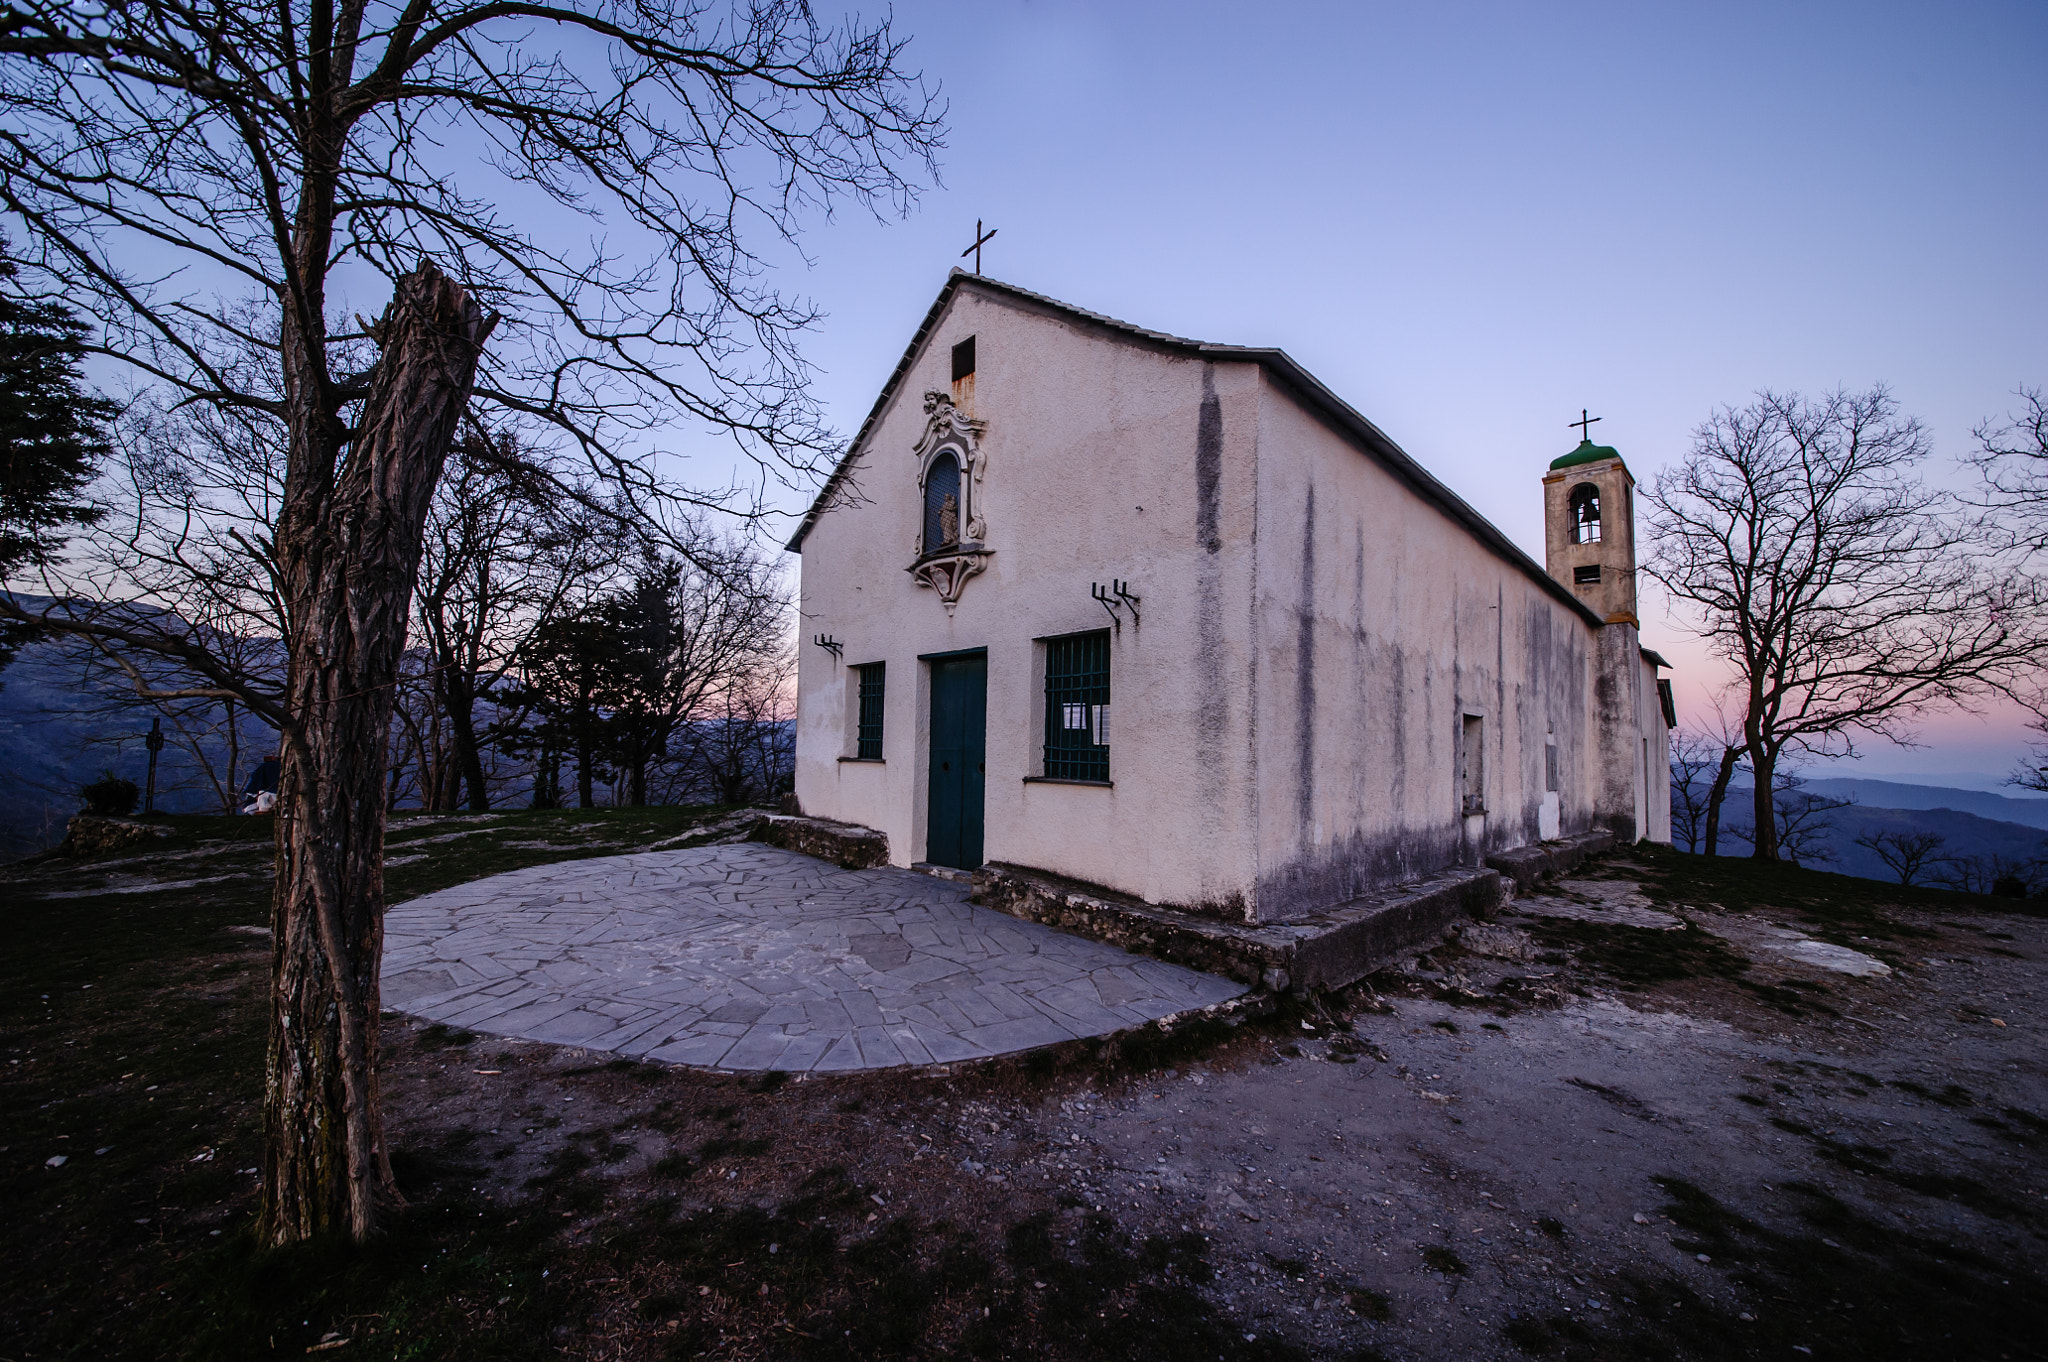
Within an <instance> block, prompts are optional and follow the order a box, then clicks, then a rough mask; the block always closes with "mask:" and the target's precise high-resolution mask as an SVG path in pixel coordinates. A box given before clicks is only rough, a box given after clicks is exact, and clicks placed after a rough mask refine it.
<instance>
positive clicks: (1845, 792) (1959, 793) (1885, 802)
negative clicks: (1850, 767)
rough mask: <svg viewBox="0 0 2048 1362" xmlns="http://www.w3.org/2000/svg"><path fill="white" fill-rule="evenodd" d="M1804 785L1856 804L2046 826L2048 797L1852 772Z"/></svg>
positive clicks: (2047, 820) (1809, 788)
mask: <svg viewBox="0 0 2048 1362" xmlns="http://www.w3.org/2000/svg"><path fill="white" fill-rule="evenodd" d="M1804 788H1805V789H1808V790H1811V791H1813V792H1814V793H1815V794H1823V795H1829V796H1831V797H1833V798H1835V799H1853V800H1855V801H1856V802H1857V803H1858V804H1865V805H1869V806H1871V807H1874V808H1883V809H1954V810H1956V811H1957V812H1958V813H1973V814H1976V815H1977V816H1978V817H1979V818H1992V819H1996V820H1998V821H1999V822H2001V823H2019V824H2022V825H2024V826H2026V827H2030V828H2048V799H2014V798H2011V797H2010V796H2007V795H1995V794H1985V793H1984V792H1983V791H1981V790H1958V789H1955V788H1954V787H1952V786H1941V785H1906V784H1903V783H1901V782H1898V781H1892V780H1864V779H1862V778H1860V777H1855V776H1824V777H1817V778H1814V779H1811V780H1808V781H1807V782H1806V785H1805V786H1804Z"/></svg>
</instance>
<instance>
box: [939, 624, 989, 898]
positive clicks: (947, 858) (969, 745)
mask: <svg viewBox="0 0 2048 1362" xmlns="http://www.w3.org/2000/svg"><path fill="white" fill-rule="evenodd" d="M987 744H988V655H987V654H986V653H974V654H970V655H968V656H965V657H942V658H937V659H934V660H933V662H932V753H931V771H930V778H929V781H928V784H929V787H930V791H931V797H930V800H929V803H928V805H927V808H926V815H927V816H926V821H925V827H926V835H925V853H924V854H925V859H926V860H927V861H929V862H931V863H932V864H933V865H950V866H957V867H958V868H960V869H962V870H973V869H974V868H975V867H977V866H979V865H980V864H981V819H982V783H983V778H984V775H985V764H986V759H987V751H988V746H987Z"/></svg>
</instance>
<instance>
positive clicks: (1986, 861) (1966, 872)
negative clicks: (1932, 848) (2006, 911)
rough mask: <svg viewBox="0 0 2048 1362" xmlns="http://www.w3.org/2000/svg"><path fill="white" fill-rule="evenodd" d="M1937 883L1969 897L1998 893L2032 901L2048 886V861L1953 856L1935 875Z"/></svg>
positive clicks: (2043, 859)
mask: <svg viewBox="0 0 2048 1362" xmlns="http://www.w3.org/2000/svg"><path fill="white" fill-rule="evenodd" d="M1933 878H1934V882H1935V883H1936V884H1939V885H1941V886H1943V887H1944V888H1947V889H1959V890H1961V891H1962V892H1963V893H1965V894H1997V895H1998V896H2000V897H2001V898H2016V899H2024V898H2032V897H2034V896H2035V895H2036V894H2039V893H2040V892H2041V891H2042V890H2043V888H2044V887H2048V858H2044V857H2042V856H2006V855H2003V854H2000V853H1998V852H1993V853H1992V854H1990V855H1988V856H1950V857H1948V858H1946V859H1945V860H1944V861H1943V862H1942V864H1941V867H1940V868H1939V869H1938V870H1936V871H1935V872H1934V877H1933Z"/></svg>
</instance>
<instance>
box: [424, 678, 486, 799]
mask: <svg viewBox="0 0 2048 1362" xmlns="http://www.w3.org/2000/svg"><path fill="white" fill-rule="evenodd" d="M440 661H441V667H440V670H439V672H438V673H437V674H436V676H435V683H436V686H437V688H438V689H439V690H440V692H441V708H442V709H443V710H445V711H447V714H448V736H449V741H450V744H451V746H452V747H453V749H454V752H453V756H454V766H455V771H456V773H457V774H459V775H460V776H461V777H462V783H463V784H464V785H466V786H468V787H469V807H470V808H471V809H473V810H475V811H476V812H478V813H482V812H483V811H484V810H486V809H488V808H490V807H491V792H490V789H489V788H488V787H487V786H485V784H484V759H483V754H482V753H480V752H478V751H477V746H476V691H475V689H474V688H473V687H472V686H471V685H470V684H469V675H468V673H466V672H464V671H463V670H461V668H460V667H459V666H457V665H456V662H455V659H454V658H452V657H448V658H442V659H441V660H440ZM448 793H449V796H450V797H449V800H448V804H449V806H450V807H451V808H452V807H453V806H454V804H455V798H454V796H455V785H454V780H453V778H452V777H451V778H450V781H449V790H448Z"/></svg>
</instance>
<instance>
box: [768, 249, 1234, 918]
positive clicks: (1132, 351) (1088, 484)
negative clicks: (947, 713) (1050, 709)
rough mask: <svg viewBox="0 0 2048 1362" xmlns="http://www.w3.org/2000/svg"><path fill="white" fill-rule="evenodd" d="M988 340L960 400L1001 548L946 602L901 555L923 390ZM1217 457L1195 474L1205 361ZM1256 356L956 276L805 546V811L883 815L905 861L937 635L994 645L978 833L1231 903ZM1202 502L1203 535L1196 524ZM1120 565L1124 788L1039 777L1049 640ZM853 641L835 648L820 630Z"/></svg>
mask: <svg viewBox="0 0 2048 1362" xmlns="http://www.w3.org/2000/svg"><path fill="white" fill-rule="evenodd" d="M970 335H972V336H975V337H976V346H975V349H976V373H975V376H974V382H973V388H972V396H971V401H972V403H973V410H972V412H971V414H972V415H974V416H976V417H978V418H980V419H982V420H984V421H986V422H987V423H988V430H987V434H986V435H985V436H984V437H983V440H982V448H983V450H984V451H985V452H986V454H987V471H986V474H985V476H984V479H983V481H982V483H981V484H980V485H979V487H978V488H977V489H976V491H977V495H978V497H979V502H978V505H979V507H980V508H981V510H982V512H983V514H984V515H985V517H986V521H987V538H986V541H985V542H986V543H987V545H988V546H989V547H990V548H991V549H992V550H993V551H994V557H993V559H992V560H991V563H990V566H989V568H988V569H987V571H985V572H984V573H982V574H981V575H980V576H978V577H975V578H973V579H972V580H970V581H969V582H968V583H967V585H966V588H965V590H964V591H963V593H962V595H961V598H960V601H959V604H958V607H957V609H956V610H955V612H954V613H953V614H951V615H950V616H949V615H948V614H947V612H946V610H945V608H944V607H943V606H942V604H941V603H940V601H939V599H938V597H937V595H936V594H935V593H934V592H932V591H931V590H929V589H926V588H922V587H920V586H918V585H917V584H916V583H915V582H914V581H913V579H912V578H911V577H910V575H909V574H908V573H907V572H906V571H905V568H906V567H907V566H908V565H909V564H910V563H911V562H912V560H913V559H914V558H915V556H916V541H917V536H918V529H919V524H920V519H921V512H922V508H921V505H920V502H919V494H918V485H917V473H918V466H917V460H916V459H915V458H914V457H913V455H912V454H911V449H912V447H913V446H914V445H915V444H916V443H917V441H918V439H919V438H920V436H921V435H922V434H923V431H924V428H925V415H924V412H923V410H922V401H923V394H924V393H925V392H927V391H929V390H939V391H949V390H950V389H951V383H950V379H951V371H950V368H949V365H950V355H951V348H952V346H953V344H954V343H955V342H957V341H960V340H963V339H965V338H966V337H967V336H970ZM1205 376H1206V379H1207V382H1208V383H1209V384H1210V385H1211V388H1212V390H1213V394H1214V397H1213V400H1214V409H1215V413H1216V416H1217V418H1218V421H1219V422H1220V441H1219V442H1216V443H1215V446H1214V448H1213V449H1212V457H1213V459H1214V460H1215V462H1216V466H1217V468H1218V470H1219V473H1220V479H1219V481H1218V482H1217V483H1216V484H1215V485H1216V486H1217V496H1216V498H1215V499H1214V504H1213V506H1212V507H1211V508H1210V512H1209V515H1210V519H1209V520H1205V519H1204V514H1203V508H1202V506H1201V505H1200V504H1199V500H1200V499H1199V496H1198V477H1197V473H1198V462H1199V460H1198V449H1197V443H1198V439H1199V437H1200V435H1201V429H1200V427H1201V411H1202V406H1203V401H1204V382H1205ZM1257 383H1258V380H1257V369H1256V367H1255V366H1253V365H1250V364H1224V365H1208V364H1205V363H1203V362H1201V361H1199V360H1192V359H1188V358H1184V357H1182V356H1179V355H1175V354H1172V353H1170V352H1167V351H1164V350H1154V349H1151V348H1148V347H1145V346H1143V345H1139V344H1133V343H1132V342H1131V341H1130V340H1128V339H1126V338H1121V337H1117V338H1112V337H1110V336H1108V335H1106V334H1104V333H1102V332H1100V331H1098V330H1096V329H1094V328H1092V327H1088V326H1086V325H1084V324H1078V323H1076V322H1074V321H1072V320H1070V319H1067V318H1065V317H1064V316H1062V315H1060V314H1057V313H1042V312H1039V311H1038V310H1036V309H1033V308H1029V307H1027V306H1025V305H1021V304H1019V303H1016V302H1014V301H1012V300H1010V299H1007V298H998V297H992V296H990V295H987V294H984V293H981V292H978V291H977V290H976V289H975V288H974V287H973V286H972V285H963V286H962V287H961V288H960V289H959V290H958V291H957V292H956V293H955V295H954V297H953V300H952V302H951V304H950V306H949V309H948V311H947V312H946V313H945V315H944V316H942V317H941V318H940V320H939V321H938V322H937V323H936V325H935V327H934V330H933V334H932V335H931V337H930V339H929V341H928V342H927V344H926V346H925V347H924V350H923V352H922V354H921V355H920V356H919V357H918V359H917V360H916V362H915V364H914V365H913V368H912V371H911V372H910V373H909V375H908V376H907V377H906V379H905V381H904V382H903V383H902V384H901V385H900V387H899V389H898V391H897V393H896V395H895V397H894V399H893V402H892V404H891V406H890V408H889V409H888V410H887V411H886V412H885V413H884V414H883V415H882V417H881V418H880V420H879V421H878V422H877V423H876V425H875V427H874V428H873V429H872V430H871V432H870V434H869V438H868V440H867V442H866V444H865V445H864V447H863V448H862V449H861V450H860V451H859V458H858V462H857V464H856V466H855V478H854V483H855V488H856V492H857V495H856V496H855V497H851V498H845V499H842V501H841V502H840V504H838V505H836V506H835V507H834V508H833V509H832V510H830V511H828V512H827V513H826V514H825V515H824V516H823V517H822V518H821V519H820V520H819V521H818V522H817V524H816V525H815V526H814V527H813V528H812V530H811V532H810V534H809V535H808V536H807V537H806V539H805V541H804V543H803V546H802V560H803V567H802V576H801V591H800V602H801V611H802V628H803V646H802V650H801V661H800V667H799V678H798V695H799V702H798V719H797V761H796V792H797V797H798V800H799V802H800V803H801V805H802V807H803V809H804V811H805V812H806V813H810V814H814V815H818V816H822V817H827V818H838V819H844V820H846V821H849V822H856V823H862V824H866V825H868V826H871V827H877V828H880V829H882V830H883V831H884V832H886V833H887V834H888V836H889V845H890V854H891V858H892V859H893V860H895V861H896V862H897V863H898V864H909V863H911V862H914V861H919V860H922V859H924V857H925V800H926V772H925V768H924V760H925V752H926V750H927V749H926V748H925V745H924V741H923V739H924V730H925V728H926V726H927V724H928V718H929V705H930V695H929V685H928V681H929V672H928V668H927V667H926V666H925V665H924V664H921V663H919V662H918V660H917V659H918V658H919V656H920V655H923V654H931V653H940V652H949V651H954V650H962V649H970V648H986V649H987V651H988V687H989V691H988V754H987V774H986V778H985V789H986V840H985V846H984V853H985V855H986V857H987V858H988V859H989V860H992V861H1008V862H1013V863H1018V864H1023V865H1029V866H1033V867H1037V868H1039V869H1044V870H1050V871H1053V872H1055V873H1059V874H1065V875H1070V876H1073V877H1075V878H1077V879H1082V880H1086V881H1090V882H1093V883H1098V884H1103V885H1107V886H1109V887H1111V888H1115V889H1118V890H1121V891H1123V892H1126V893H1131V894H1135V895H1138V896H1140V897H1143V898H1145V899H1148V900H1152V901H1158V902H1172V903H1181V904H1204V903H1212V904H1218V905H1221V904H1226V903H1229V902H1231V901H1233V900H1235V899H1240V898H1242V897H1243V896H1245V895H1247V894H1248V892H1249V890H1250V888H1251V886H1252V883H1253V877H1254V857H1253V851H1252V823H1251V820H1250V819H1249V818H1248V817H1246V816H1245V810H1246V809H1247V808H1248V806H1249V804H1250V802H1251V799H1252V793H1253V780H1252V775H1251V754H1250V750H1249V746H1248V744H1247V742H1246V739H1245V723H1246V716H1247V712H1248V707H1249V697H1250V688H1251V654H1250V642H1249V640H1250V620H1249V617H1250V599H1251V571H1252V556H1251V542H1252V531H1253V526H1254V511H1253V506H1254V483H1253V467H1254V460H1253V452H1254V422H1255V420H1256V409H1257V401H1258V397H1257ZM1212 521H1213V523H1214V525H1215V527H1216V534H1215V535H1214V536H1213V537H1214V538H1215V540H1216V541H1217V545H1216V548H1215V550H1214V551H1213V552H1212V551H1210V549H1209V547H1208V546H1207V545H1206V544H1205V543H1204V542H1203V535H1202V530H1203V528H1204V526H1205V525H1207V524H1209V523H1211V522H1212ZM1112 579H1121V580H1123V581H1125V582H1127V583H1129V589H1130V590H1131V591H1132V592H1133V593H1135V594H1136V595H1138V596H1139V597H1140V598H1141V599H1142V601H1143V605H1142V606H1141V608H1140V610H1141V616H1142V621H1143V622H1142V624H1137V625H1134V624H1132V623H1131V622H1130V621H1129V620H1128V618H1126V620H1125V623H1124V625H1123V627H1122V629H1121V630H1120V631H1119V632H1117V633H1116V634H1115V635H1114V636H1113V642H1112V646H1111V664H1110V665H1111V716H1112V718H1111V743H1110V768H1111V769H1110V774H1111V781H1112V785H1111V787H1110V788H1101V787H1094V786H1082V785H1071V784H1050V783H1035V782H1034V783H1027V782H1026V781H1025V779H1024V778H1025V777H1026V776H1030V775H1036V774H1037V773H1038V772H1039V771H1040V770H1041V769H1042V755H1041V743H1042V734H1041V729H1042V726H1043V707H1044V697H1043V690H1042V684H1043V683H1042V676H1043V673H1042V671H1041V670H1040V668H1041V666H1042V662H1041V661H1040V659H1039V656H1038V646H1037V645H1036V644H1035V643H1034V640H1035V639H1038V638H1042V637H1045V636H1049V635H1057V634H1063V633H1070V632H1076V631H1080V630H1088V629H1096V628H1100V627H1103V626H1105V625H1107V624H1108V623H1109V622H1110V621H1109V616H1108V615H1107V614H1106V613H1105V611H1104V610H1103V607H1102V606H1101V605H1100V604H1098V603H1097V602H1096V601H1095V600H1094V599H1093V598H1092V597H1091V595H1090V587H1091V584H1093V583H1095V582H1101V583H1104V584H1105V585H1107V584H1108V583H1109V582H1110V581H1111V580H1112ZM820 633H826V634H831V635H833V636H835V637H837V638H838V639H839V640H841V642H842V643H843V644H844V652H843V658H840V659H835V658H834V657H833V656H832V655H831V654H830V653H828V652H826V651H825V650H824V649H822V648H819V647H816V646H814V645H812V644H811V642H810V640H811V638H812V637H813V636H814V635H816V634H820ZM875 661H886V662H887V663H888V664H889V669H888V692H887V698H886V708H885V733H884V760H883V761H882V762H881V763H879V764H876V763H865V762H847V761H841V760H839V759H840V758H841V757H842V756H847V755H850V754H851V753H852V752H853V750H854V735H853V721H854V713H853V710H854V706H853V704H852V703H851V700H850V688H851V687H852V686H853V684H854V682H853V680H852V666H853V665H854V664H859V663H865V662H875Z"/></svg>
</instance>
